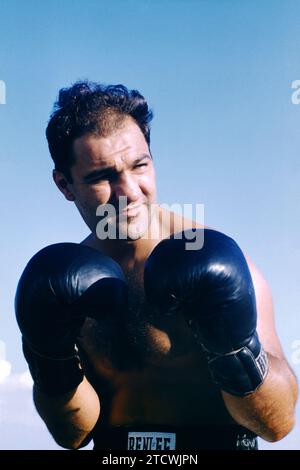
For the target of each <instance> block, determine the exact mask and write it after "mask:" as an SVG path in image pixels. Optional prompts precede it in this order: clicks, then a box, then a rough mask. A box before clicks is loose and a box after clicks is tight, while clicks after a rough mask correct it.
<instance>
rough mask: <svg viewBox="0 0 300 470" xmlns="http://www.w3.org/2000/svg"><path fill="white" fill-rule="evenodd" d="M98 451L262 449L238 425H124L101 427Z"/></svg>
mask: <svg viewBox="0 0 300 470" xmlns="http://www.w3.org/2000/svg"><path fill="white" fill-rule="evenodd" d="M93 439H94V450H130V451H138V450H142V451H168V450H177V451H185V450H213V449H215V450H217V449H220V450H223V449H229V450H258V446H257V437H256V435H255V434H253V433H252V432H251V431H249V430H247V429H245V428H243V427H242V426H238V425H227V426H197V427H196V426H191V427H188V426H180V427H174V426H168V425H166V426H162V425H151V426H149V425H147V426H120V427H117V426H116V427H103V426H100V425H97V426H96V427H95V429H94V431H93Z"/></svg>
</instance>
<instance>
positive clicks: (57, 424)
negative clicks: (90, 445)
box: [34, 378, 100, 449]
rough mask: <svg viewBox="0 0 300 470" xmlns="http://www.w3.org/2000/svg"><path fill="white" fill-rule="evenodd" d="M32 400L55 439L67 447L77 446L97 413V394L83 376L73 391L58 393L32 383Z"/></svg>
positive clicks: (95, 418) (94, 422)
mask: <svg viewBox="0 0 300 470" xmlns="http://www.w3.org/2000/svg"><path fill="white" fill-rule="evenodd" d="M34 403H35V406H36V408H37V411H38V413H39V415H40V416H41V418H42V419H43V420H44V422H45V423H46V425H47V427H48V429H49V431H50V432H51V434H52V436H53V438H54V439H55V441H56V442H57V443H58V444H59V445H60V446H62V447H65V448H68V449H76V448H78V447H80V445H81V444H82V443H83V441H84V440H85V439H86V438H87V437H88V435H89V434H90V432H91V431H92V430H93V428H94V426H95V424H96V422H97V420H98V417H99V414H100V402H99V397H98V395H97V393H96V392H95V390H94V389H93V387H92V386H91V385H90V383H89V382H88V381H87V380H86V379H85V378H84V379H83V381H82V382H81V383H80V384H79V385H78V387H77V388H76V389H75V390H74V391H72V392H70V393H68V394H64V395H61V396H59V397H50V396H48V395H46V394H44V393H41V392H40V391H39V390H38V389H37V388H36V387H34Z"/></svg>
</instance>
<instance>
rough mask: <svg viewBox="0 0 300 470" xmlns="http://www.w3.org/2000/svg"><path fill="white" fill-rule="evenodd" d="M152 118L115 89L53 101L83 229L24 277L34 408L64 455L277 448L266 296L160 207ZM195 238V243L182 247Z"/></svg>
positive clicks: (279, 428) (225, 247)
mask: <svg viewBox="0 0 300 470" xmlns="http://www.w3.org/2000/svg"><path fill="white" fill-rule="evenodd" d="M151 118H152V114H151V111H150V110H149V109H148V105H147V103H146V101H145V99H144V98H143V97H142V96H141V95H140V94H139V93H138V92H137V91H129V90H127V89H126V88H125V87H123V86H121V85H118V86H108V87H104V86H101V85H96V84H90V83H88V82H79V83H76V84H75V85H74V86H73V87H71V88H69V89H63V90H61V92H60V95H59V100H58V102H57V104H56V108H55V111H54V113H53V114H52V116H51V119H50V122H49V124H48V127H47V138H48V143H49V149H50V153H51V156H52V158H53V160H54V163H55V170H54V173H53V177H54V181H55V183H56V185H57V186H58V188H59V190H60V191H61V192H62V193H63V194H64V196H65V198H66V199H67V200H68V201H72V202H74V203H75V205H76V207H77V208H78V210H79V212H80V214H81V216H82V217H83V219H84V221H85V222H86V224H87V226H88V227H89V229H90V231H91V233H90V235H89V236H88V237H87V238H86V239H85V240H84V241H83V242H82V244H81V245H76V244H58V245H53V246H51V247H47V248H45V249H44V250H42V251H41V252H39V253H38V254H37V255H35V257H34V258H33V259H32V260H31V261H30V263H29V264H28V266H27V267H26V269H25V271H24V273H23V276H22V278H21V281H20V283H19V287H18V291H17V296H16V313H17V319H18V322H19V326H20V328H21V331H22V333H23V349H24V354H25V357H26V359H27V361H28V363H29V367H30V370H31V373H32V376H33V379H34V382H35V386H34V401H35V405H36V407H37V410H38V412H39V414H40V416H41V417H42V418H43V420H44V421H45V423H46V424H47V426H48V428H49V430H50V432H51V433H52V435H53V437H54V439H55V440H56V441H57V442H58V444H60V445H61V446H63V447H66V448H78V447H82V446H84V445H85V444H86V443H87V442H89V440H90V439H94V442H95V448H98V449H101V448H102V449H105V448H107V449H131V450H137V449H148V450H151V449H152V450H154V449H155V450H156V449H164V450H166V449H177V450H178V449H179V450H187V449H209V448H216V449H220V448H229V449H243V448H246V449H249V448H256V440H255V436H256V435H258V436H261V437H262V438H263V439H266V440H269V441H276V440H279V439H282V438H283V437H284V436H285V435H286V434H287V433H288V432H290V430H291V429H292V427H293V423H294V409H295V402H296V398H297V385H296V380H295V377H294V375H293V373H292V371H291V369H290V367H289V365H288V364H287V361H286V359H285V357H284V355H283V352H282V348H281V346H280V342H279V339H278V337H277V334H276V331H275V325H274V315H273V307H272V300H271V294H270V290H269V287H268V285H267V283H266V281H265V280H264V278H263V276H262V275H261V273H260V272H259V271H258V270H257V269H256V268H255V266H254V265H253V263H252V262H251V261H250V260H249V259H247V261H246V259H245V257H244V255H243V253H242V252H241V250H240V248H239V247H238V246H237V244H236V243H235V242H234V241H233V240H232V239H231V238H229V237H227V236H226V235H224V234H221V233H220V232H218V231H215V230H211V229H208V228H204V227H202V226H201V225H199V224H197V223H195V222H193V221H190V220H186V219H183V218H182V217H180V216H178V215H176V214H175V213H171V212H168V211H167V210H165V209H162V207H161V206H159V205H158V204H157V202H156V186H155V173H154V166H153V160H152V155H151V152H150V127H149V123H150V120H151ZM120 202H122V204H120ZM103 208H104V209H105V210H102V209H103ZM111 209H113V210H111ZM193 234H194V236H195V237H196V238H197V236H198V237H200V238H204V244H203V247H202V248H201V247H200V248H197V249H190V250H188V249H187V239H188V240H191V238H192V235H193ZM196 241H197V240H196ZM198 241H199V240H198ZM250 274H251V275H250ZM75 343H76V349H75ZM76 351H77V352H78V354H77V352H76Z"/></svg>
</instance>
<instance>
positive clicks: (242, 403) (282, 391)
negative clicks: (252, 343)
mask: <svg viewBox="0 0 300 470" xmlns="http://www.w3.org/2000/svg"><path fill="white" fill-rule="evenodd" d="M268 359H269V372H268V375H267V377H266V379H265V382H264V383H263V384H262V385H261V387H260V388H259V389H258V390H257V391H256V392H254V393H252V394H250V395H247V396H245V397H237V396H234V395H231V394H229V393H226V392H223V391H222V395H223V399H224V402H225V405H226V407H227V409H228V411H229V413H230V414H231V416H232V417H233V418H234V419H235V421H237V422H238V423H239V424H241V425H242V426H244V427H246V428H247V429H249V430H251V431H253V432H254V433H256V434H257V435H258V436H260V437H262V438H263V439H265V440H267V441H273V442H274V441H278V440H280V439H282V438H283V437H284V436H285V435H286V434H288V433H289V432H290V431H291V430H292V428H293V426H294V419H295V417H294V412H295V404H296V400H297V394H298V387H297V382H296V379H295V376H294V374H293V372H292V371H291V369H290V368H289V366H288V364H287V362H286V361H285V360H284V359H278V358H277V357H275V356H272V355H268Z"/></svg>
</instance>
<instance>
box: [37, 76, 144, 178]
mask: <svg viewBox="0 0 300 470" xmlns="http://www.w3.org/2000/svg"><path fill="white" fill-rule="evenodd" d="M126 116H131V117H132V118H133V119H134V120H135V122H136V123H137V125H138V126H139V128H140V129H141V131H142V133H143V134H144V136H145V139H146V142H147V143H148V145H150V122H151V120H152V117H153V113H152V111H151V109H149V107H148V104H147V101H146V100H145V98H144V97H143V96H142V95H141V94H140V93H139V92H138V91H137V90H129V89H128V88H126V87H125V86H124V85H102V84H99V83H93V82H89V81H80V82H76V83H75V84H74V85H72V86H71V87H70V88H62V89H61V90H60V92H59V96H58V100H57V101H56V102H55V104H54V109H53V112H52V114H51V116H50V120H49V123H48V126H47V129H46V137H47V140H48V145H49V151H50V154H51V157H52V159H53V161H54V165H55V169H56V170H59V171H61V172H62V173H63V174H64V175H65V177H66V178H67V179H68V180H69V182H72V178H71V172H70V167H71V166H72V164H73V163H74V161H75V160H74V153H73V149H72V147H73V142H74V140H75V139H77V138H78V137H81V136H82V135H84V134H88V133H90V134H96V135H99V136H102V137H107V136H108V135H109V134H110V133H111V132H113V131H114V130H115V129H117V128H119V127H120V126H121V124H122V123H123V121H124V118H125V117H126Z"/></svg>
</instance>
